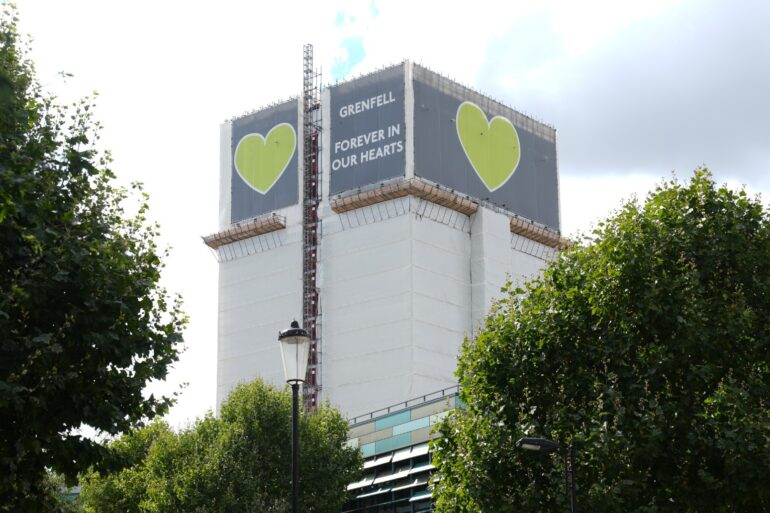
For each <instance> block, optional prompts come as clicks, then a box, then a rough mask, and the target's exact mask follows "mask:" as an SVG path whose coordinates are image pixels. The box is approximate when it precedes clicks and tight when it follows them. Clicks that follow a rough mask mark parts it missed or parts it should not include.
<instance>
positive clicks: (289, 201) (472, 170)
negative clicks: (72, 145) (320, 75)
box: [204, 61, 567, 417]
mask: <svg viewBox="0 0 770 513" xmlns="http://www.w3.org/2000/svg"><path fill="white" fill-rule="evenodd" d="M306 97H307V94H305V95H303V97H302V98H298V99H295V100H290V101H287V102H284V103H281V104H277V105H273V106H270V107H267V108H265V109H261V110H259V111H256V112H253V113H251V114H248V115H245V116H241V117H238V118H235V119H232V120H230V121H228V122H226V123H224V124H223V125H222V127H221V156H220V196H219V197H220V216H219V232H217V233H215V234H212V235H209V236H207V237H204V241H205V242H206V244H208V245H209V246H210V247H211V248H212V249H213V250H214V252H215V254H216V256H217V258H218V260H219V330H218V352H217V355H218V357H217V358H218V360H217V364H218V367H217V409H218V408H219V405H220V404H221V403H222V401H223V400H224V399H225V398H226V397H227V394H228V393H229V391H230V390H231V389H232V388H233V387H234V386H235V385H236V384H237V383H238V382H241V381H247V380H250V379H253V378H255V377H257V376H259V377H262V378H263V379H266V380H267V381H270V382H273V383H275V384H277V385H281V384H282V383H283V375H282V369H281V360H280V358H281V356H280V351H279V349H278V344H277V342H276V334H277V333H278V331H279V330H280V329H283V328H285V327H286V326H287V325H288V324H289V322H290V321H291V320H292V319H295V318H297V319H299V318H300V317H303V316H304V317H307V309H306V308H304V307H305V306H306V305H305V301H306V298H307V297H308V293H307V279H306V278H307V277H306V276H305V274H306V273H308V272H310V271H309V266H308V263H307V262H308V255H309V254H311V253H308V241H307V238H308V236H307V233H308V230H307V223H308V222H309V221H308V208H307V207H308V203H307V202H308V199H312V198H308V197H306V196H307V195H308V193H307V190H308V185H307V184H308V181H307V180H306V177H305V176H304V174H303V170H304V169H306V164H305V165H303V162H304V163H306V162H308V161H309V160H312V159H308V157H315V165H316V166H317V168H316V171H315V172H317V178H318V185H319V186H320V188H319V189H318V190H319V193H320V197H317V198H316V206H315V208H316V210H314V211H313V212H315V216H316V218H315V221H314V222H315V223H316V225H314V226H313V228H314V231H312V233H314V238H313V240H312V243H313V250H312V256H313V258H315V261H314V262H315V264H314V265H313V268H312V272H313V273H314V274H313V276H312V278H313V280H314V287H315V289H314V290H315V292H316V295H315V296H314V297H316V301H317V304H316V305H315V310H314V312H315V317H314V319H315V321H314V323H315V329H316V331H317V337H319V340H320V338H321V337H322V338H323V344H322V345H320V344H319V345H318V346H317V352H316V354H315V355H313V356H312V357H311V358H315V360H314V361H315V367H314V372H316V373H317V375H316V376H314V377H313V379H314V380H315V381H314V383H315V385H314V394H315V400H318V401H327V400H328V401H329V402H331V403H332V404H333V405H335V406H337V407H339V408H340V409H341V410H342V411H343V412H344V413H345V414H347V415H349V416H351V417H354V416H356V415H359V414H362V413H365V412H370V411H372V410H376V409H378V408H382V407H386V406H388V405H391V404H396V403H399V402H402V401H405V400H407V399H409V398H413V397H418V396H421V395H425V394H429V393H431V392H433V391H436V390H440V389H444V388H447V387H450V386H452V385H455V384H456V378H455V376H454V371H455V368H456V359H457V355H458V352H459V348H460V345H461V343H462V341H463V339H464V338H465V337H467V336H472V334H473V333H474V331H475V330H476V329H477V328H478V326H479V325H480V323H482V322H483V320H484V318H485V316H486V313H487V311H488V309H489V307H490V306H491V304H492V301H493V300H494V299H495V298H496V297H499V295H500V289H501V287H502V286H503V285H504V284H505V282H506V281H507V280H508V279H510V280H512V281H514V282H518V283H521V282H523V281H524V280H527V279H529V278H531V277H534V276H536V275H537V274H538V273H539V272H540V271H541V269H542V268H543V266H544V265H545V263H546V262H547V261H548V260H550V259H551V258H553V257H554V256H555V255H556V254H557V253H558V252H559V251H560V250H562V249H564V248H565V247H566V246H567V241H566V240H565V239H564V238H562V237H561V235H560V214H559V182H558V169H557V153H556V130H555V129H554V128H552V127H549V126H547V125H545V124H543V123H540V122H538V121H535V120H534V119H532V118H530V117H528V116H525V115H523V114H521V113H519V112H517V111H515V110H513V109H511V108H510V107H507V106H505V105H503V104H500V103H498V102H496V101H494V100H492V99H490V98H488V97H486V96H483V95H481V94H479V93H477V92H475V91H473V90H471V89H468V88H467V87H464V86H462V85H460V84H457V83H455V82H453V81H451V80H449V79H447V78H444V77H442V76H441V75H438V74H436V73H434V72H432V71H430V70H428V69H426V68H424V67H422V66H419V65H416V64H414V63H412V62H409V61H406V62H403V63H401V64H398V65H396V66H392V67H389V68H385V69H383V70H380V71H378V72H376V73H372V74H370V75H366V76H363V77H360V78H357V79H354V80H350V81H347V82H343V83H339V84H336V85H334V86H331V87H328V88H327V89H325V90H323V91H322V92H321V93H320V96H319V100H318V102H317V103H316V104H315V107H314V108H312V109H309V108H308V104H307V101H306ZM310 116H312V119H308V117H310ZM308 126H316V127H317V130H316V131H315V132H313V133H314V134H315V139H314V138H313V137H308V128H307V127H308ZM308 141H310V142H308ZM308 152H312V155H311V154H310V153H308ZM303 184H304V185H303ZM311 217H312V216H311ZM303 227H304V228H305V229H303ZM303 308H304V309H303Z"/></svg>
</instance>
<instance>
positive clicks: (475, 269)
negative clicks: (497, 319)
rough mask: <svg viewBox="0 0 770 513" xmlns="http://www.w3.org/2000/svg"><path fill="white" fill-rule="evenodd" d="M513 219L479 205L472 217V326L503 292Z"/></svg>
mask: <svg viewBox="0 0 770 513" xmlns="http://www.w3.org/2000/svg"><path fill="white" fill-rule="evenodd" d="M510 238H511V237H510V220H509V218H508V216H506V215H503V214H500V213H498V212H495V211H492V210H490V209H487V208H479V210H478V211H477V212H476V213H475V214H474V215H473V216H472V220H471V262H470V274H471V298H472V299H471V301H472V307H471V310H472V313H471V317H472V320H471V323H472V329H473V330H476V329H477V327H478V326H479V325H480V324H481V323H482V322H483V321H484V318H485V317H486V315H487V312H488V311H489V307H490V306H491V305H492V301H493V300H494V299H495V298H497V297H499V296H500V288H501V287H502V286H503V284H504V283H505V281H506V279H507V276H508V274H509V273H513V272H515V271H514V269H512V268H511V243H510Z"/></svg>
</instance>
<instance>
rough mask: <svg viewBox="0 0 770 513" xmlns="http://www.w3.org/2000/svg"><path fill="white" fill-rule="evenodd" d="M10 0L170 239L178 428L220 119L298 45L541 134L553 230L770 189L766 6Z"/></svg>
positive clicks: (214, 213)
mask: <svg viewBox="0 0 770 513" xmlns="http://www.w3.org/2000/svg"><path fill="white" fill-rule="evenodd" d="M17 4H18V7H19V14H20V18H21V20H20V27H21V31H22V32H26V33H28V34H30V35H31V36H32V38H33V44H32V46H33V53H32V56H33V58H34V59H35V61H36V63H37V70H38V75H39V78H40V81H41V82H42V83H43V84H44V85H45V86H46V88H47V89H48V90H49V91H51V92H54V93H55V94H57V95H58V96H59V97H60V99H61V100H62V101H68V100H71V99H74V98H77V97H80V96H84V95H86V94H89V93H91V92H92V91H97V92H98V93H99V99H98V118H99V119H100V120H101V121H102V122H103V124H104V126H105V129H104V132H103V138H102V140H101V144H102V145H103V147H104V149H109V150H111V151H112V154H113V157H114V165H113V169H114V170H115V172H116V173H117V174H118V176H119V178H120V180H121V181H123V182H126V183H128V182H130V181H133V180H140V181H143V182H144V183H145V185H146V188H147V190H148V192H149V193H150V195H151V209H152V214H153V215H154V217H155V218H156V219H157V220H158V221H159V222H160V223H161V226H162V231H163V241H162V242H163V243H166V244H168V245H170V246H171V247H172V254H171V257H170V258H169V259H168V261H167V264H168V266H167V269H166V271H165V274H164V284H165V285H166V286H167V287H168V288H169V289H170V290H172V291H176V292H180V293H181V294H182V295H183V296H184V299H185V304H186V310H187V312H188V313H189V315H190V319H191V322H190V326H189V329H188V330H187V333H186V337H185V338H186V340H187V351H186V352H185V354H184V355H183V357H182V360H181V362H180V363H179V364H178V365H177V368H176V369H175V370H174V372H173V374H172V376H171V378H170V380H169V383H168V384H167V385H166V387H165V388H164V389H165V390H171V389H174V388H175V387H177V386H178V384H179V383H182V382H188V383H189V385H188V386H187V388H186V389H185V390H184V391H183V392H182V395H181V397H180V401H179V404H178V405H177V406H176V407H175V408H174V410H172V412H171V416H170V420H171V421H172V423H174V424H176V425H181V424H184V423H185V422H187V421H188V420H191V419H192V418H194V417H195V416H196V415H202V414H203V413H204V412H205V411H206V410H208V409H210V408H213V405H214V399H215V389H216V335H217V328H216V318H217V297H216V295H217V285H216V283H217V264H216V262H215V260H214V257H213V255H212V254H211V253H210V252H209V250H208V248H207V247H206V246H204V245H203V244H202V242H201V240H200V236H201V235H204V234H208V233H212V232H214V231H216V229H217V219H218V205H217V201H218V192H217V188H218V172H219V170H218V151H219V148H218V145H219V125H220V123H221V122H222V121H223V120H225V119H228V118H230V117H233V116H236V115H239V114H241V113H243V112H246V111H249V110H253V109H255V108H258V107H260V106H262V105H266V104H269V103H273V102H276V101H277V100H279V99H285V98H287V97H290V96H294V95H297V94H298V93H299V92H300V89H301V79H302V44H303V43H305V42H309V43H313V44H314V46H315V57H316V65H317V66H318V67H321V68H322V70H323V73H324V81H325V82H327V83H328V82H334V81H337V80H343V79H346V78H352V77H355V76H356V75H358V74H360V73H364V72H367V71H371V70H373V69H377V68H380V67H383V66H386V65H389V64H392V63H395V62H399V61H401V60H403V59H405V58H408V59H411V60H414V61H416V62H419V63H421V64H423V65H426V66H428V67H429V68H431V69H433V70H435V71H438V72H440V73H442V74H444V75H446V76H448V77H450V78H454V79H456V80H458V81H460V82H463V83H465V84H466V85H469V86H471V87H473V88H474V89H477V90H479V91H480V92H482V93H486V94H489V95H491V96H493V97H495V98H497V99H498V100H500V101H502V102H504V103H506V104H509V105H511V106H512V107H514V108H517V109H519V110H521V111H523V112H525V113H527V114H530V115H532V116H533V117H535V118H537V119H539V120H541V121H544V122H546V123H548V124H550V125H552V126H554V127H556V128H557V130H558V134H559V167H560V181H561V191H560V193H561V206H562V214H561V216H562V225H563V232H564V233H565V234H567V235H569V234H574V233H576V232H577V231H578V230H582V231H586V230H588V229H590V226H591V224H592V223H593V222H595V221H597V220H599V219H601V218H603V217H605V216H606V215H607V214H608V213H609V212H610V211H611V210H612V209H614V208H616V207H618V206H619V205H620V202H621V199H622V198H628V197H629V196H630V195H632V194H638V195H639V196H640V197H643V196H644V194H645V193H646V192H647V191H648V190H649V189H650V188H651V187H653V186H654V184H655V183H657V182H659V181H660V180H661V178H667V177H670V176H671V172H672V171H673V172H675V173H676V175H677V176H679V177H682V178H686V177H687V176H689V174H690V172H691V171H692V170H693V169H694V168H695V167H697V166H699V165H703V164H705V165H708V166H709V167H710V168H711V169H712V170H713V171H714V173H715V176H716V177H717V179H718V180H719V181H722V182H727V183H729V184H731V185H732V186H740V185H741V184H744V185H745V186H746V188H747V189H748V190H749V191H751V192H753V193H764V196H766V197H770V177H769V176H768V174H767V172H768V171H770V129H768V128H767V123H768V120H770V98H769V96H770V93H769V91H770V30H768V28H767V24H768V20H770V2H767V1H764V0H733V1H730V2H727V1H716V0H698V1H662V0H647V1H643V2H618V1H616V0H612V1H593V0H584V1H582V2H574V1H569V0H564V1H556V0H554V1H539V2H531V1H530V2H527V1H524V2H519V1H511V0H508V1H504V2H485V1H479V0H477V1H474V2H463V3H460V2H450V1H446V0H444V1H441V2H428V1H421V2H415V1H409V2H407V1H385V0H377V1H373V2H366V1H361V0H351V1H324V2H307V3H303V2H296V1H291V0H283V1H281V2H270V3H268V2H254V1H251V2H236V1H220V2H195V1H190V0H188V1H184V2H183V1H163V2H160V1H152V2H151V1H137V0H135V1H131V2H105V1H103V0H102V1H80V0H68V1H61V0H58V1H56V0H20V1H18V2H17ZM534 4H536V5H534ZM60 71H66V72H69V73H72V74H73V75H74V77H73V78H70V79H67V80H63V79H62V78H61V77H60V76H59V74H58V72H60ZM295 315H296V313H295V312H287V319H291V318H292V317H293V316H295ZM276 350H277V349H276Z"/></svg>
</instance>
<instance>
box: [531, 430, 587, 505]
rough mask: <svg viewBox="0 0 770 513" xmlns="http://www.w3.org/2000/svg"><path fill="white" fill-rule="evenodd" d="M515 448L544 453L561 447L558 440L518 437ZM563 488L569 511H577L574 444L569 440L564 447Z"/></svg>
mask: <svg viewBox="0 0 770 513" xmlns="http://www.w3.org/2000/svg"><path fill="white" fill-rule="evenodd" d="M516 448H517V449H524V450H527V451H540V452H542V453H544V454H550V453H552V452H556V451H558V450H559V449H561V448H562V446H561V445H560V444H559V442H554V441H553V440H548V439H545V438H519V439H518V440H517V441H516ZM564 488H565V492H566V494H567V499H569V508H570V509H569V510H570V513H577V497H576V495H577V491H576V485H575V444H574V443H573V442H570V443H569V445H568V446H567V447H565V448H564Z"/></svg>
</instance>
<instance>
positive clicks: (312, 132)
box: [302, 44, 321, 412]
mask: <svg viewBox="0 0 770 513" xmlns="http://www.w3.org/2000/svg"><path fill="white" fill-rule="evenodd" d="M302 61H303V65H302V77H303V80H302V113H303V117H302V141H303V166H302V176H303V201H302V241H303V245H302V325H303V328H304V329H305V330H306V331H307V332H308V334H309V335H310V344H311V345H310V355H309V357H308V358H309V362H308V370H307V378H306V380H305V386H304V388H303V391H304V398H305V408H306V411H308V412H312V411H315V409H316V407H317V404H318V394H319V392H320V390H321V326H320V305H319V293H318V281H317V280H318V257H319V254H318V250H319V245H320V242H321V220H320V218H319V216H318V206H319V203H320V202H321V183H320V174H319V169H318V168H319V143H320V140H319V139H320V135H321V92H320V80H321V73H320V72H318V71H316V70H315V69H314V68H313V45H311V44H306V45H304V46H303V59H302Z"/></svg>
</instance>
